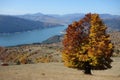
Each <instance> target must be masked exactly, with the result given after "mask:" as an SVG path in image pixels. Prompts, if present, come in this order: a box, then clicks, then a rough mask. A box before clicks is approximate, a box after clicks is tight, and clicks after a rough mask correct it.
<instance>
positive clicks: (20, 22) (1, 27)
mask: <svg viewBox="0 0 120 80" xmlns="http://www.w3.org/2000/svg"><path fill="white" fill-rule="evenodd" d="M58 25H59V24H52V23H47V22H40V21H33V20H28V19H23V18H18V17H15V16H6V15H0V33H14V32H22V31H28V30H34V29H43V28H48V27H53V26H58Z"/></svg>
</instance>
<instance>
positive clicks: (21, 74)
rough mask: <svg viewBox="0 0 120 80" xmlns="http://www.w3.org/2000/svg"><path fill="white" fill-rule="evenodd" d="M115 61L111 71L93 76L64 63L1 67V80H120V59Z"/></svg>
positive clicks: (96, 72)
mask: <svg viewBox="0 0 120 80" xmlns="http://www.w3.org/2000/svg"><path fill="white" fill-rule="evenodd" d="M113 60H114V62H113V63H112V68H111V69H108V70H93V71H92V74H93V75H85V74H83V72H82V70H76V69H73V68H67V67H65V66H64V65H63V63H38V64H27V65H19V66H18V65H12V66H0V80H120V58H118V57H115V58H113Z"/></svg>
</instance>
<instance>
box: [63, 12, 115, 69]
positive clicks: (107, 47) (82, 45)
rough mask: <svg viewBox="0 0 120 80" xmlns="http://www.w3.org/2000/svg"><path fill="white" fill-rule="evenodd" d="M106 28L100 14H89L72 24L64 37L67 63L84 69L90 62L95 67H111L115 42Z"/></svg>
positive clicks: (64, 56)
mask: <svg viewBox="0 0 120 80" xmlns="http://www.w3.org/2000/svg"><path fill="white" fill-rule="evenodd" d="M106 29H107V27H106V26H105V24H104V23H103V22H102V20H101V19H100V17H99V15H98V14H87V15H85V17H84V18H83V19H81V20H80V21H78V22H76V21H75V22H73V23H72V24H70V25H69V26H68V28H67V30H66V34H65V36H64V39H63V45H64V49H63V52H62V58H63V61H64V63H65V65H66V66H68V67H77V68H81V69H82V68H83V65H84V63H85V62H89V63H90V64H91V66H93V68H99V69H100V68H102V69H103V68H110V63H111V61H112V60H111V59H110V57H111V56H112V51H113V44H112V43H111V41H110V39H109V35H108V34H107V33H106Z"/></svg>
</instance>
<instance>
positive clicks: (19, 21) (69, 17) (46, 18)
mask: <svg viewBox="0 0 120 80" xmlns="http://www.w3.org/2000/svg"><path fill="white" fill-rule="evenodd" d="M84 15H85V14H83V13H75V14H66V15H57V14H42V13H36V14H25V15H13V16H6V15H0V33H5V32H21V31H27V30H33V29H38V28H40V29H43V28H47V27H53V26H59V25H68V24H70V23H71V22H73V21H78V20H80V19H81V18H83V17H84ZM100 17H101V18H102V19H103V21H104V22H105V24H106V25H107V26H108V27H109V29H110V30H120V15H111V14H100Z"/></svg>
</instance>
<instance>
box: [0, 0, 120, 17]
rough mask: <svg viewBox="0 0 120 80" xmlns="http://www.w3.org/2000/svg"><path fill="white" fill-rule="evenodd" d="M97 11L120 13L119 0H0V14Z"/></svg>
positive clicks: (101, 12) (100, 12)
mask: <svg viewBox="0 0 120 80" xmlns="http://www.w3.org/2000/svg"><path fill="white" fill-rule="evenodd" d="M38 12H40V13H43V14H60V15H63V14H72V13H90V12H91V13H98V14H104V13H105V14H113V15H120V0H0V14H7V15H20V14H34V13H38Z"/></svg>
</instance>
